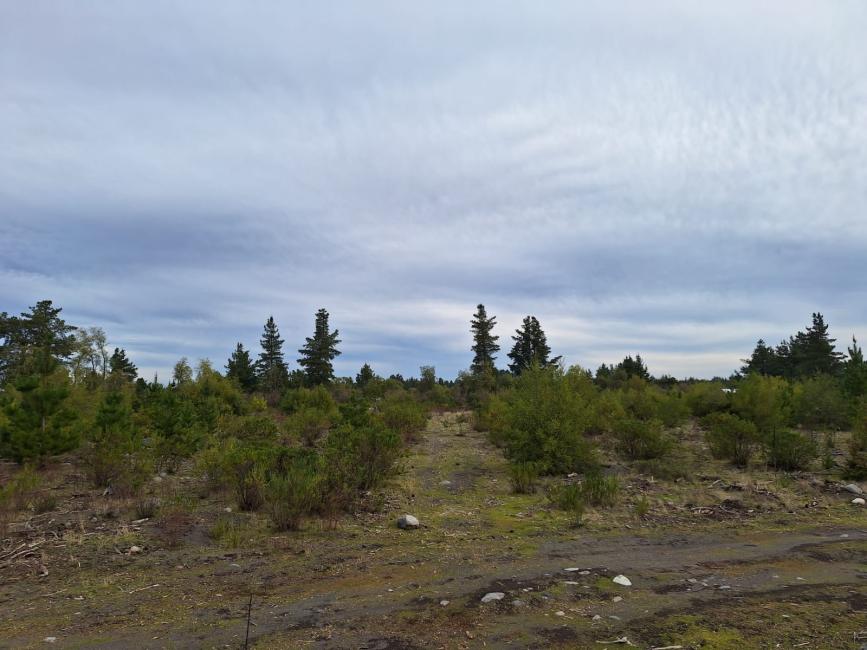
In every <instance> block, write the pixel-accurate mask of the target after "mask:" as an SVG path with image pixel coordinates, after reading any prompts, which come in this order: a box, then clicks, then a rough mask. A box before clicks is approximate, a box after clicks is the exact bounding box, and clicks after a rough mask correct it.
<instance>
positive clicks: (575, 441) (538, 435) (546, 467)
mask: <svg viewBox="0 0 867 650" xmlns="http://www.w3.org/2000/svg"><path fill="white" fill-rule="evenodd" d="M501 404H502V408H503V413H502V423H503V424H502V426H503V429H502V432H500V433H498V436H499V437H500V438H501V441H502V443H503V444H504V446H505V451H506V456H507V457H508V458H509V460H510V461H512V462H515V463H522V462H533V463H537V465H538V467H539V471H540V472H541V473H543V474H557V473H562V474H567V473H569V472H577V471H584V470H586V469H589V468H591V467H594V466H595V464H596V458H595V453H594V451H595V450H594V448H593V445H592V444H591V443H590V441H588V440H587V439H586V438H585V437H584V432H585V431H586V430H587V428H588V426H589V424H590V422H591V416H592V411H591V408H590V406H589V404H588V403H587V401H586V399H585V398H583V397H581V396H580V395H579V394H577V393H576V392H575V391H573V390H572V389H571V387H570V385H569V383H568V382H567V381H565V380H564V377H563V372H562V371H561V370H560V369H559V368H530V369H528V370H526V371H524V372H522V373H521V375H520V377H518V379H517V380H516V382H515V388H514V390H512V391H510V392H508V393H507V394H506V395H505V396H504V401H503V402H502V403H501Z"/></svg>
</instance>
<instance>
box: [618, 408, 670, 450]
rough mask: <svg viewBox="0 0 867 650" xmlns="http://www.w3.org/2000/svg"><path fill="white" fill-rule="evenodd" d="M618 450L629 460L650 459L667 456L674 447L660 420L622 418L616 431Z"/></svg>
mask: <svg viewBox="0 0 867 650" xmlns="http://www.w3.org/2000/svg"><path fill="white" fill-rule="evenodd" d="M615 439H616V442H617V449H618V451H619V452H620V453H621V454H622V455H623V456H624V457H625V458H628V459H629V460H648V459H651V458H661V457H663V456H665V455H666V454H667V453H668V452H669V451H670V450H671V447H672V441H671V438H669V436H668V435H666V433H665V431H663V428H662V422H661V421H659V420H638V419H635V418H627V419H625V420H621V421H620V422H619V423H618V425H617V429H616V431H615Z"/></svg>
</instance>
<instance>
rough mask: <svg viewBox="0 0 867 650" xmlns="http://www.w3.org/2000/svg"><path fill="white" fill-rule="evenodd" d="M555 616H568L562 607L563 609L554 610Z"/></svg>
mask: <svg viewBox="0 0 867 650" xmlns="http://www.w3.org/2000/svg"><path fill="white" fill-rule="evenodd" d="M554 616H566V612H564V611H563V610H562V609H561V610H559V611H556V612H554Z"/></svg>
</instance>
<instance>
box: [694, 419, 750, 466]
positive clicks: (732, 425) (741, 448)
mask: <svg viewBox="0 0 867 650" xmlns="http://www.w3.org/2000/svg"><path fill="white" fill-rule="evenodd" d="M702 425H703V426H704V427H705V428H706V429H707V432H706V434H705V438H706V439H707V443H708V446H709V447H710V451H711V454H713V456H714V457H715V458H722V459H724V460H728V461H730V462H732V463H734V464H735V465H737V466H739V467H746V466H747V464H748V463H749V461H750V456H752V453H753V449H754V448H755V446H756V443H757V442H758V440H759V435H758V430H757V429H756V425H754V424H753V423H752V422H750V421H748V420H744V419H742V418H739V417H738V416H737V415H733V414H732V413H711V414H710V415H708V416H706V417H705V418H704V419H703V420H702Z"/></svg>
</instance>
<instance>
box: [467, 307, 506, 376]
mask: <svg viewBox="0 0 867 650" xmlns="http://www.w3.org/2000/svg"><path fill="white" fill-rule="evenodd" d="M496 324H497V317H496V316H491V317H490V318H488V313H487V311H485V306H484V305H482V304H480V305H478V306H477V307H476V313H475V314H474V315H473V319H472V321H470V331H471V332H472V333H473V347H472V350H473V363H472V365H471V366H470V370H471V371H472V373H473V374H474V375H485V374H489V373H493V372H494V371H495V370H496V367H495V366H494V361H495V360H496V357H495V356H494V355H495V354H496V353H497V352H499V350H500V346H499V345H497V340H498V339H499V338H500V337H499V336H495V335H494V334H493V329H494V325H496Z"/></svg>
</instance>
